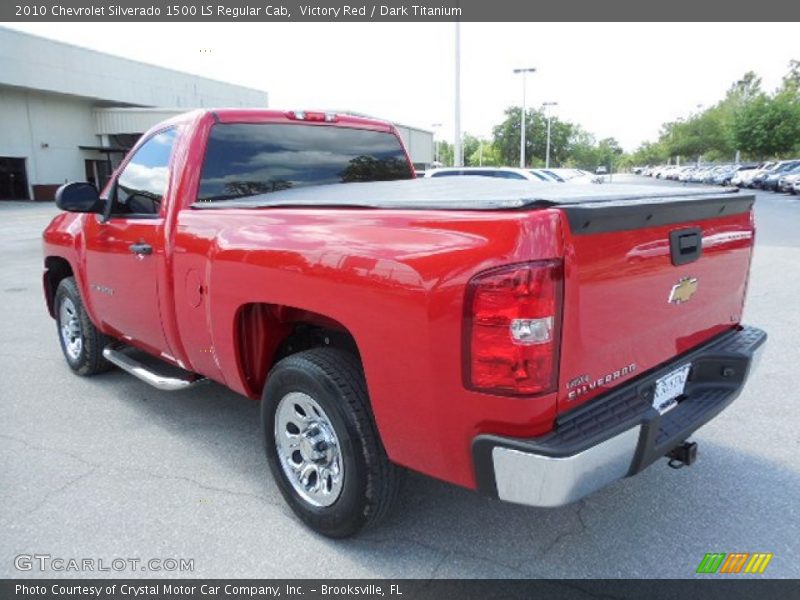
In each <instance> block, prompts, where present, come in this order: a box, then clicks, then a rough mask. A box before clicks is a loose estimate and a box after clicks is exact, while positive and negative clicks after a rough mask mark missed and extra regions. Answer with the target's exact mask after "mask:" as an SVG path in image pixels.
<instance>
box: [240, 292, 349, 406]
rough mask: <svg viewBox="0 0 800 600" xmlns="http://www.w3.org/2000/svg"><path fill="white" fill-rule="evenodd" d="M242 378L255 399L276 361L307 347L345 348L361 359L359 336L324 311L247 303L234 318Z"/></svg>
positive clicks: (262, 303) (249, 393)
mask: <svg viewBox="0 0 800 600" xmlns="http://www.w3.org/2000/svg"><path fill="white" fill-rule="evenodd" d="M234 346H235V353H236V365H237V368H238V370H239V377H240V379H241V381H242V382H243V383H244V386H245V388H246V389H247V392H248V395H249V396H250V397H252V398H260V397H261V392H262V390H263V388H264V384H265V383H266V379H267V375H268V373H269V371H270V369H271V368H272V367H273V365H275V363H276V362H278V361H279V360H281V359H282V358H284V357H286V356H289V355H291V354H296V353H297V352H302V351H303V350H308V349H311V348H318V347H325V346H330V347H335V348H341V349H343V350H346V351H348V352H351V353H352V354H354V355H355V356H356V357H357V358H358V359H359V361H361V353H360V351H359V349H358V344H357V342H356V339H355V336H354V335H353V334H352V333H351V331H350V330H349V329H348V328H347V327H346V326H345V325H344V324H342V323H341V322H339V321H338V320H336V319H334V318H332V317H330V316H328V315H323V314H321V313H317V312H313V311H309V310H305V309H301V308H296V307H291V306H285V305H280V304H269V303H264V302H252V303H248V304H244V305H242V306H240V307H239V309H238V310H237V311H236V316H235V319H234Z"/></svg>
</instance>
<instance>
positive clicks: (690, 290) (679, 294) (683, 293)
mask: <svg viewBox="0 0 800 600" xmlns="http://www.w3.org/2000/svg"><path fill="white" fill-rule="evenodd" d="M696 291H697V277H684V278H683V279H681V280H680V281H678V283H676V284H675V285H673V286H672V291H670V293H669V303H670V304H683V303H684V302H688V301H689V300H690V299H691V297H692V296H693V295H694V293H695V292H696Z"/></svg>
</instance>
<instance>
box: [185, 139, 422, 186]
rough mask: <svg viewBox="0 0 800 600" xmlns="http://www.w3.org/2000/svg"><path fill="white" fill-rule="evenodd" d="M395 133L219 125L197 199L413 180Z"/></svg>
mask: <svg viewBox="0 0 800 600" xmlns="http://www.w3.org/2000/svg"><path fill="white" fill-rule="evenodd" d="M413 178H414V172H413V171H412V170H411V167H410V165H409V163H408V160H407V159H406V154H405V152H404V151H403V147H402V145H401V143H400V140H399V139H398V138H397V137H396V136H395V135H394V134H392V133H387V132H383V131H370V130H367V129H353V128H348V127H333V126H326V125H305V124H303V125H301V124H278V123H218V124H216V125H214V126H213V128H212V129H211V133H210V135H209V138H208V147H207V149H206V156H205V161H204V164H203V174H202V177H201V179H200V189H199V193H198V201H200V202H211V201H217V200H230V199H234V198H243V197H245V196H254V195H256V194H266V193H269V192H276V191H280V190H286V189H290V188H297V187H305V186H310V185H324V184H332V183H350V182H356V181H391V180H394V179H413Z"/></svg>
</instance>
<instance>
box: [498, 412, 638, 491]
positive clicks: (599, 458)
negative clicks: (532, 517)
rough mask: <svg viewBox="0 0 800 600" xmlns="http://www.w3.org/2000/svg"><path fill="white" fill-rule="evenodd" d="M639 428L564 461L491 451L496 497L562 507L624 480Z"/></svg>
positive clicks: (636, 442) (634, 451)
mask: <svg viewBox="0 0 800 600" xmlns="http://www.w3.org/2000/svg"><path fill="white" fill-rule="evenodd" d="M640 430H641V427H640V426H637V427H632V428H631V429H628V430H627V431H623V432H622V433H620V434H619V435H615V436H614V437H612V438H610V439H607V440H606V441H604V442H601V443H600V444H598V445H597V446H592V447H591V448H589V449H587V450H584V451H583V452H579V453H578V454H574V455H572V456H565V457H552V456H541V455H537V454H532V453H528V452H521V451H519V450H514V449H511V448H503V447H495V448H494V449H493V450H492V462H493V463H494V476H495V481H496V482H497V497H498V498H499V499H500V500H505V501H506V502H516V503H517V504H529V505H531V506H563V505H565V504H569V503H570V502H575V501H576V500H580V499H581V498H583V497H585V496H588V495H589V494H591V493H592V492H596V491H597V490H599V489H600V488H603V487H605V486H607V485H608V484H609V483H611V482H613V481H616V480H617V479H622V478H623V477H625V476H626V475H627V474H628V471H630V468H631V464H632V463H633V457H634V456H635V454H636V446H637V445H638V443H639V432H640Z"/></svg>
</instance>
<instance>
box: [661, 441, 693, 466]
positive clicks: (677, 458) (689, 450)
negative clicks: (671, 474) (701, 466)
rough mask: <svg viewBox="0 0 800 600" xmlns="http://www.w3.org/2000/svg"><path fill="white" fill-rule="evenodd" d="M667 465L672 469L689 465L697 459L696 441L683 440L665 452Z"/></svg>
mask: <svg viewBox="0 0 800 600" xmlns="http://www.w3.org/2000/svg"><path fill="white" fill-rule="evenodd" d="M667 458H668V459H669V462H668V463H667V465H668V466H669V467H671V468H673V469H680V468H682V467H691V466H692V465H693V464H694V463H695V461H697V442H683V443H682V444H681V445H680V446H676V447H675V448H673V449H672V450H670V451H669V453H667Z"/></svg>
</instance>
